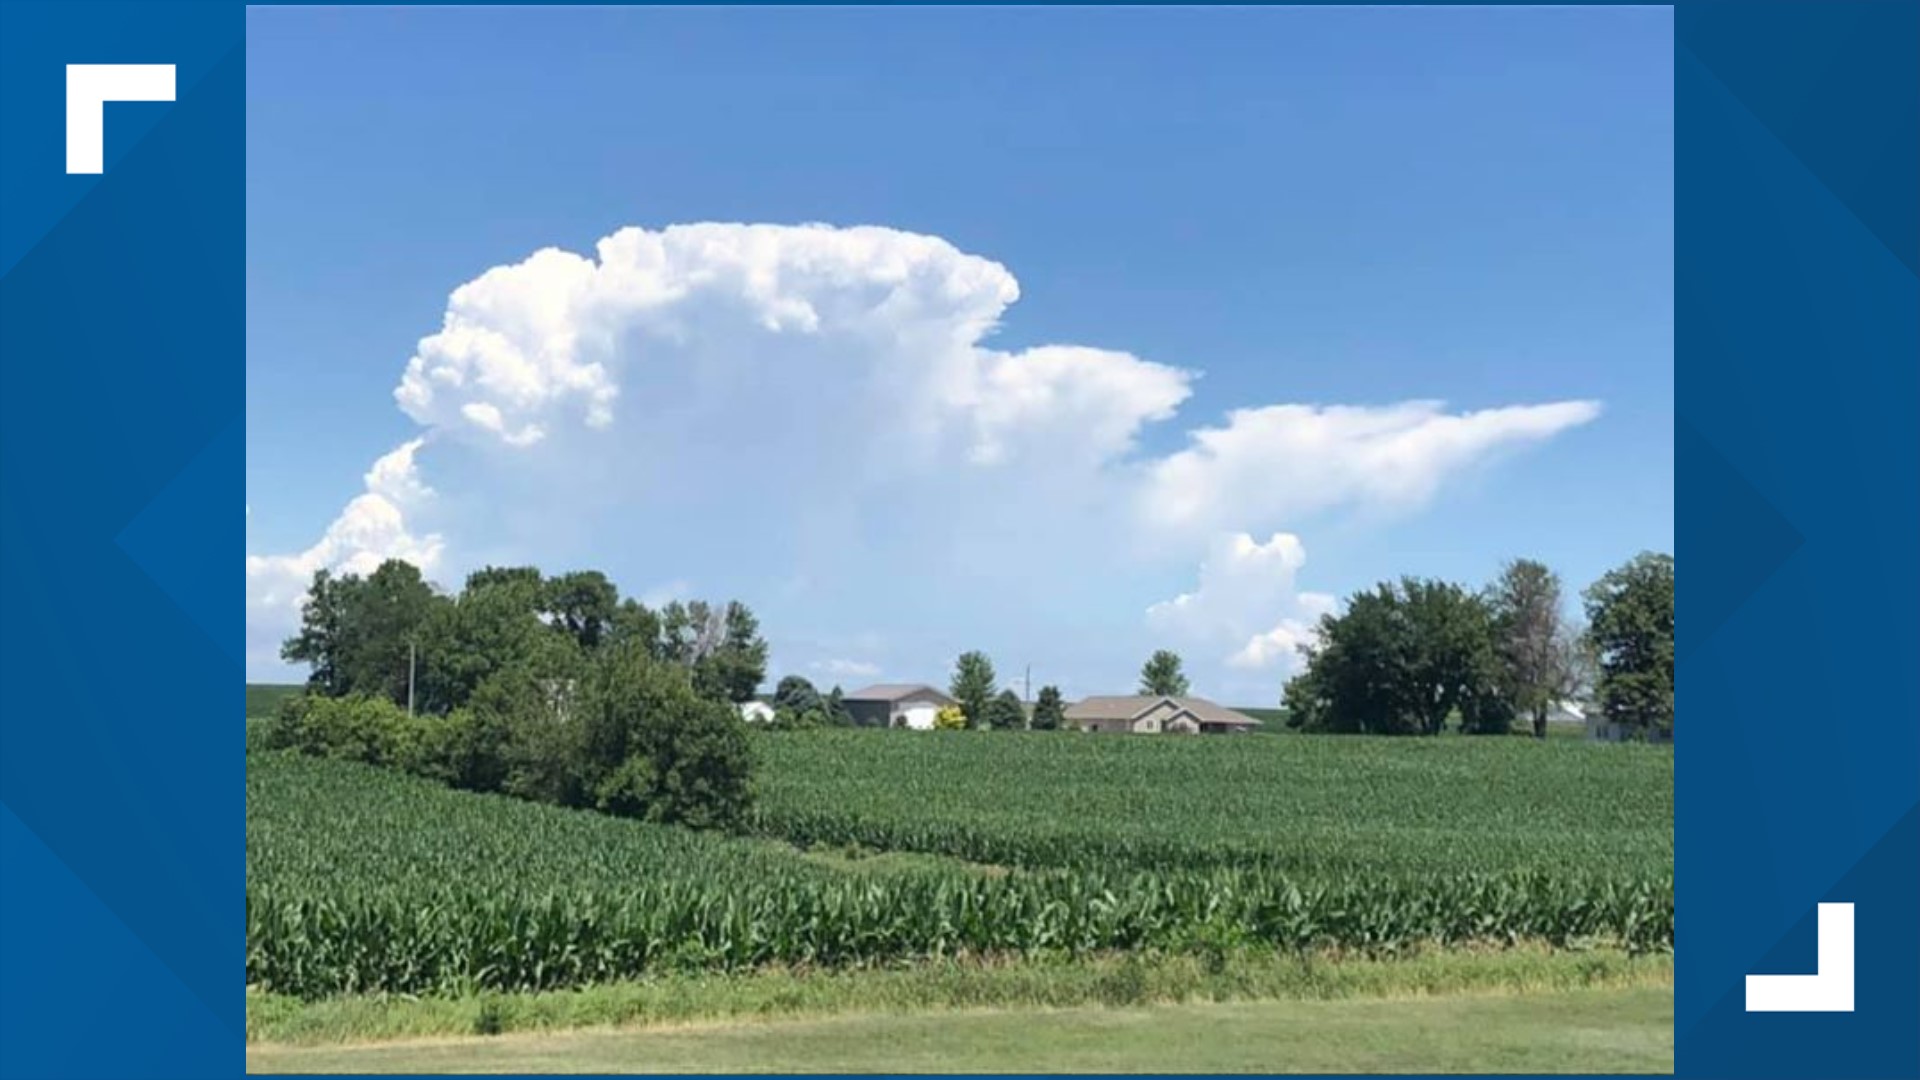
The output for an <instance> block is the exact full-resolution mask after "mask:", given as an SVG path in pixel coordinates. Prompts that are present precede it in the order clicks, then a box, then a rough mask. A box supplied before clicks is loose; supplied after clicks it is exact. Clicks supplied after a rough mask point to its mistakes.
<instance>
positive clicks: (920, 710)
mask: <svg viewBox="0 0 1920 1080" xmlns="http://www.w3.org/2000/svg"><path fill="white" fill-rule="evenodd" d="M939 711H940V707H939V706H938V705H935V704H934V703H933V702H931V701H913V702H908V703H906V704H904V705H902V706H900V708H899V710H898V711H897V712H896V713H895V714H894V715H895V716H896V717H898V718H900V719H902V720H904V721H905V726H906V727H910V728H912V729H913V730H915V731H931V730H933V717H934V714H935V713H937V712H939Z"/></svg>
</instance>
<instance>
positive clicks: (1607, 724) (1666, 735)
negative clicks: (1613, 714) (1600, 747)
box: [1586, 705, 1673, 743]
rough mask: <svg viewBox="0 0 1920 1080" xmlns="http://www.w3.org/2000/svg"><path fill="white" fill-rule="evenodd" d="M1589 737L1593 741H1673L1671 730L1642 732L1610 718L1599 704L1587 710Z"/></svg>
mask: <svg viewBox="0 0 1920 1080" xmlns="http://www.w3.org/2000/svg"><path fill="white" fill-rule="evenodd" d="M1586 723H1587V739H1588V740H1589V741H1591V742H1650V743H1668V742H1672V741H1673V735H1672V733H1671V732H1660V731H1647V732H1642V731H1640V730H1639V729H1637V728H1634V727H1631V726H1629V725H1627V724H1621V723H1617V722H1615V721H1612V720H1608V719H1607V717H1606V714H1605V713H1602V712H1601V711H1600V709H1599V707H1598V706H1591V705H1590V706H1588V707H1587V712H1586Z"/></svg>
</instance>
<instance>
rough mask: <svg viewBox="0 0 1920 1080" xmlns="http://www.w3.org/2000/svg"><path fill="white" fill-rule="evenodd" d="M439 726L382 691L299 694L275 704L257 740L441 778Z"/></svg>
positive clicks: (441, 728)
mask: <svg viewBox="0 0 1920 1080" xmlns="http://www.w3.org/2000/svg"><path fill="white" fill-rule="evenodd" d="M445 728H446V724H445V722H444V721H443V720H441V719H439V718H437V717H426V716H408V715H407V711H406V710H405V709H402V708H401V707H399V706H398V705H395V704H394V703H393V702H391V701H388V700H387V699H386V698H384V697H372V696H368V695H363V694H355V695H352V696H349V697H341V698H326V697H316V696H307V695H303V696H301V697H296V698H289V699H288V700H286V701H285V702H283V703H282V704H281V706H280V709H279V711H278V712H276V713H275V714H274V716H273V719H272V720H270V721H267V722H266V726H265V729H264V730H263V731H262V733H261V740H260V741H261V744H262V745H264V746H265V747H266V748H268V749H275V750H280V749H290V750H299V751H300V752H302V753H306V754H312V755H314V756H316V757H330V758H341V759H344V760H348V761H363V762H366V763H367V764H369V765H386V766H390V767H393V768H397V769H404V770H406V771H407V772H413V773H420V774H422V775H427V776H437V777H440V778H443V779H444V778H445V770H444V769H443V768H442V767H441V763H442V760H443V757H444V746H443V744H444V742H445Z"/></svg>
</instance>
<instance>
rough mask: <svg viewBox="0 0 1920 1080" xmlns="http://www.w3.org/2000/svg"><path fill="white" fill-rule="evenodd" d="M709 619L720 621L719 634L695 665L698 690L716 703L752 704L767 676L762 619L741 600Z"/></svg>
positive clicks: (694, 680) (695, 686)
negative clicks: (761, 626) (755, 615)
mask: <svg viewBox="0 0 1920 1080" xmlns="http://www.w3.org/2000/svg"><path fill="white" fill-rule="evenodd" d="M709 618H710V619H716V620H717V621H718V623H719V633H718V635H717V638H716V639H715V641H714V644H713V646H712V647H711V648H709V649H706V650H705V651H704V652H703V653H702V655H701V656H700V657H699V658H698V659H696V660H695V661H694V662H693V685H694V689H696V690H698V691H699V692H700V694H701V696H702V697H709V698H713V699H714V700H715V701H727V702H731V703H733V704H735V705H738V704H740V703H741V702H744V701H751V700H752V699H753V695H754V694H755V693H756V692H757V691H758V690H759V689H760V684H761V683H762V682H763V681H765V680H766V677H767V642H766V639H764V638H762V637H761V636H760V620H759V619H757V618H755V617H754V614H753V612H752V611H751V610H749V609H748V607H747V605H745V604H742V603H739V602H737V601H736V602H733V603H729V604H728V605H727V606H726V608H725V609H723V610H722V611H721V612H719V613H717V615H714V616H709Z"/></svg>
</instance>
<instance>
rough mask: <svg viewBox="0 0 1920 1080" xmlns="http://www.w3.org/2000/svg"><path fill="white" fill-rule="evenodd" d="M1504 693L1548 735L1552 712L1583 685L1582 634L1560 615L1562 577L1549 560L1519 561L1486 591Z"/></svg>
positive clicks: (1536, 728) (1542, 735)
mask: <svg viewBox="0 0 1920 1080" xmlns="http://www.w3.org/2000/svg"><path fill="white" fill-rule="evenodd" d="M1487 606H1488V608H1489V609H1490V610H1491V612H1492V616H1493V637H1494V649H1495V652H1496V654H1497V655H1498V657H1499V661H1500V669H1501V679H1502V684H1503V692H1504V693H1505V695H1506V699H1507V701H1508V703H1509V704H1511V705H1512V706H1513V708H1514V710H1515V711H1516V712H1517V713H1519V714H1520V715H1522V716H1526V717H1528V718H1530V719H1531V720H1532V722H1533V734H1534V737H1535V738H1538V739H1544V738H1546V737H1547V715H1548V714H1549V713H1551V712H1552V711H1553V707H1554V706H1555V705H1556V704H1558V703H1559V702H1561V701H1563V700H1565V699H1567V698H1569V697H1572V696H1574V695H1575V694H1577V693H1578V691H1579V689H1580V687H1579V682H1580V673H1581V666H1580V664H1579V659H1580V653H1579V645H1578V634H1577V633H1576V632H1575V631H1573V630H1572V629H1571V628H1570V627H1568V626H1567V625H1566V621H1565V620H1564V619H1563V618H1562V617H1561V614H1560V577H1559V575H1557V574H1555V573H1554V572H1553V571H1552V570H1550V569H1548V568H1547V567H1546V565H1545V564H1543V563H1538V562H1535V561H1533V560H1531V559H1516V560H1514V561H1513V562H1510V563H1508V564H1507V565H1506V566H1505V567H1504V568H1502V569H1501V572H1500V577H1499V578H1498V579H1497V580H1496V581H1495V582H1494V583H1493V585H1492V586H1491V587H1490V588H1488V590H1487Z"/></svg>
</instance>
